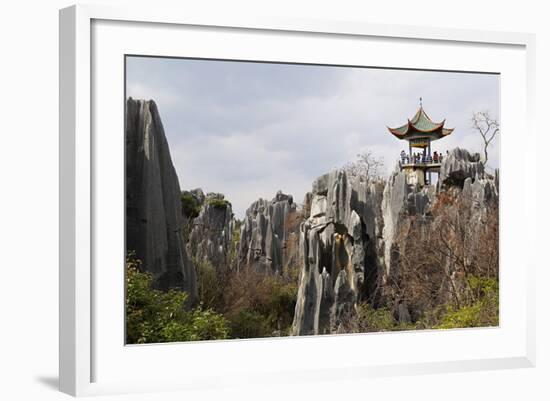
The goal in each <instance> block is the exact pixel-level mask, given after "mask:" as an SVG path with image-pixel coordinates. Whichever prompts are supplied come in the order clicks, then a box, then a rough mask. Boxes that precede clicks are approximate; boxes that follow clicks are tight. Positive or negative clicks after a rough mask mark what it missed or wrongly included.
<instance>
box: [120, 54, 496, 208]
mask: <svg viewBox="0 0 550 401" xmlns="http://www.w3.org/2000/svg"><path fill="white" fill-rule="evenodd" d="M126 95H127V96H131V97H133V98H135V99H146V100H149V99H153V100H154V101H155V102H156V103H157V106H158V109H159V112H160V116H161V119H162V122H163V125H164V130H165V134H166V137H167V140H168V143H169V146H170V152H171V156H172V162H173V163H174V166H175V168H176V172H177V174H178V178H179V181H180V187H181V188H182V189H194V188H202V189H203V190H204V191H205V193H206V192H221V193H223V194H225V196H226V198H227V199H228V200H229V201H231V203H232V205H233V211H234V213H235V215H236V217H237V218H242V217H243V216H244V213H245V210H246V209H247V208H248V207H249V206H250V204H251V203H252V202H253V201H255V200H256V199H258V198H264V199H272V198H273V197H274V196H275V194H276V192H277V191H278V190H282V191H283V192H284V193H288V194H292V195H293V196H294V200H295V201H296V202H298V203H301V202H302V200H303V197H304V195H305V193H306V192H308V191H310V190H311V184H312V182H313V181H314V180H315V178H317V177H318V176H320V175H322V174H324V173H326V172H328V171H330V170H331V169H333V168H336V167H341V166H343V165H344V164H346V163H347V162H350V161H354V160H355V159H356V156H357V154H358V153H361V152H364V151H367V150H370V151H372V152H373V154H374V155H375V156H377V157H379V158H383V160H384V170H383V172H384V174H386V175H389V174H390V173H391V172H392V171H393V170H394V168H395V164H396V162H397V160H398V158H399V153H400V151H401V150H402V149H405V150H406V149H407V143H406V142H405V141H400V140H398V139H397V138H395V137H394V136H393V135H391V134H390V133H389V132H388V130H387V128H386V126H389V127H397V126H400V125H403V124H405V123H406V122H407V118H412V117H413V115H414V114H415V113H416V111H417V109H418V107H419V98H420V97H422V103H423V107H424V110H425V111H426V113H427V114H428V116H429V117H430V118H431V119H432V120H433V121H436V122H439V121H441V120H443V119H446V123H445V126H446V127H448V128H455V131H454V132H453V133H452V134H451V135H450V136H448V137H446V138H443V139H440V140H438V141H436V142H434V143H432V151H434V150H435V151H442V152H444V151H445V150H451V149H453V148H454V147H456V146H460V147H463V148H466V149H468V150H469V151H471V152H482V149H483V142H482V140H481V137H480V135H479V133H477V132H476V131H474V130H473V129H472V127H471V117H472V113H473V112H476V111H489V112H490V113H491V115H492V116H493V117H495V118H496V119H497V120H499V121H500V116H499V107H500V102H499V99H500V94H499V77H498V75H489V74H474V73H457V72H434V71H410V70H395V69H378V68H376V69H375V68H361V67H342V66H320V65H296V64H272V63H254V62H241V61H212V60H193V59H177V58H153V57H134V56H132V57H128V58H127V60H126ZM488 165H489V166H490V167H492V168H496V167H498V166H499V143H498V140H496V141H495V142H494V144H493V145H492V146H491V147H490V149H489V162H488Z"/></svg>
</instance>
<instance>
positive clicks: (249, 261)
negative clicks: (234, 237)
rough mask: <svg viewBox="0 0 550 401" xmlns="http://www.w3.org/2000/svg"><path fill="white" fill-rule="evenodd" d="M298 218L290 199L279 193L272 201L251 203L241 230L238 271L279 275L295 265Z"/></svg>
mask: <svg viewBox="0 0 550 401" xmlns="http://www.w3.org/2000/svg"><path fill="white" fill-rule="evenodd" d="M300 216H301V214H300V213H299V212H298V211H297V207H296V204H295V203H294V201H293V198H292V195H286V194H283V193H282V192H281V191H279V192H277V195H276V196H275V198H273V199H272V200H271V201H268V200H265V199H258V200H257V201H255V202H254V203H252V205H250V207H249V208H248V209H247V210H246V213H245V218H244V221H243V224H242V226H241V233H240V238H239V243H238V246H237V263H238V266H237V267H238V268H239V269H242V268H252V269H254V270H255V271H261V272H263V271H265V272H274V273H281V272H282V271H283V268H284V267H287V266H289V265H291V264H292V263H294V262H295V260H296V259H297V258H296V255H297V250H298V248H297V246H296V245H295V244H297V227H298V225H299V222H300V221H301V217H300Z"/></svg>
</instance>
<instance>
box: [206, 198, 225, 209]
mask: <svg viewBox="0 0 550 401" xmlns="http://www.w3.org/2000/svg"><path fill="white" fill-rule="evenodd" d="M206 203H208V204H209V205H211V206H212V207H214V208H216V209H227V207H228V206H231V202H229V201H228V200H226V199H220V198H209V199H208V200H207V201H206Z"/></svg>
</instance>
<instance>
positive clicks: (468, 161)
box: [439, 148, 485, 187]
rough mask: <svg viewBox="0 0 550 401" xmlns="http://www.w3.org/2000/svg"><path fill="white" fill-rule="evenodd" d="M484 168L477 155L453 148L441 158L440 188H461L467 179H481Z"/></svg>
mask: <svg viewBox="0 0 550 401" xmlns="http://www.w3.org/2000/svg"><path fill="white" fill-rule="evenodd" d="M484 175H485V168H484V166H483V163H482V162H481V158H480V155H479V153H473V154H472V153H470V152H468V151H467V150H465V149H461V148H455V149H453V150H452V151H451V152H450V153H449V154H448V155H446V156H444V157H443V162H442V163H441V171H440V174H439V183H440V187H442V186H445V185H447V186H448V185H454V186H462V184H463V183H464V180H465V179H466V178H468V177H470V178H472V179H476V177H479V178H483V177H484Z"/></svg>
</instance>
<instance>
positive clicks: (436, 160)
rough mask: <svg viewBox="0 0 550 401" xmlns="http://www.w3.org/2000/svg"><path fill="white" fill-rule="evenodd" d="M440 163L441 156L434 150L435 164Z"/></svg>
mask: <svg viewBox="0 0 550 401" xmlns="http://www.w3.org/2000/svg"><path fill="white" fill-rule="evenodd" d="M437 162H439V155H438V154H437V151H436V150H434V163H437Z"/></svg>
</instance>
